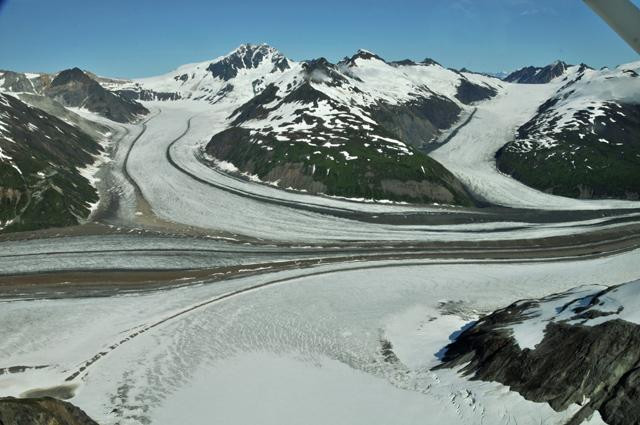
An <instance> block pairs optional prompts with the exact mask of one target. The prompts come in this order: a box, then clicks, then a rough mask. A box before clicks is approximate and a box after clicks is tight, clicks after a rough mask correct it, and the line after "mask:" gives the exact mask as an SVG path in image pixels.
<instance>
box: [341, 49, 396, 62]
mask: <svg viewBox="0 0 640 425" xmlns="http://www.w3.org/2000/svg"><path fill="white" fill-rule="evenodd" d="M358 59H362V60H371V59H377V60H379V61H382V62H386V61H385V60H384V59H382V58H381V57H380V56H378V55H376V54H375V53H373V52H370V51H369V50H365V49H358V51H357V52H356V54H355V55H353V56H351V57H350V58H345V59H344V61H343V63H346V64H348V65H349V66H356V60H358Z"/></svg>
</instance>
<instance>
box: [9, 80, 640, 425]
mask: <svg viewBox="0 0 640 425" xmlns="http://www.w3.org/2000/svg"><path fill="white" fill-rule="evenodd" d="M546 90H548V89H547V88H544V87H542V88H541V86H526V85H522V86H510V88H509V90H508V91H506V94H504V95H502V96H501V97H499V98H496V99H494V100H492V101H489V102H486V103H484V104H482V105H479V106H478V110H477V112H476V113H475V115H474V116H473V117H472V118H471V120H470V121H469V123H468V124H466V125H464V126H463V127H461V128H460V130H459V131H458V132H457V134H456V135H455V136H454V137H452V138H451V140H449V141H448V143H447V144H446V145H444V146H442V147H440V148H439V149H437V150H436V151H434V152H432V153H431V155H432V156H433V157H434V158H436V159H437V160H438V161H441V162H442V163H443V164H444V165H445V166H447V167H448V168H449V169H450V170H451V171H452V172H454V173H455V174H456V175H457V176H458V177H459V178H460V179H461V180H462V181H463V182H464V183H465V184H467V185H468V187H469V189H470V190H472V191H473V192H474V193H475V194H476V195H477V196H479V197H482V198H484V199H485V200H487V201H489V202H491V203H493V204H496V205H499V206H502V207H491V208H486V209H483V208H480V209H468V210H466V209H460V208H455V207H449V206H420V205H407V204H376V203H357V202H352V201H350V200H345V199H335V198H328V197H321V196H311V195H307V194H304V193H297V192H293V191H285V190H282V189H278V188H275V187H271V186H268V185H264V184H259V183H255V182H250V181H247V180H244V179H238V178H236V177H234V176H232V175H229V174H227V173H225V172H224V171H223V170H216V169H212V168H209V167H207V166H206V165H204V164H203V163H202V162H201V161H200V159H199V157H198V153H199V152H200V148H201V147H202V146H203V145H204V144H206V143H207V142H208V140H209V138H210V137H211V135H212V134H213V133H214V132H215V131H216V129H217V128H216V126H221V125H222V124H221V123H222V118H223V117H225V116H226V115H228V113H229V111H228V110H224V109H216V107H215V106H214V107H212V106H211V105H209V104H205V103H202V104H200V103H197V102H147V103H146V104H145V106H147V107H148V108H149V109H150V110H151V111H152V115H151V116H150V117H149V118H148V119H147V120H146V121H145V122H144V123H141V124H139V125H120V126H118V127H117V129H118V131H117V134H118V137H120V140H119V142H118V143H117V145H116V148H115V150H114V151H113V152H112V153H111V154H112V158H113V161H111V162H110V163H109V164H108V166H106V167H104V168H103V170H102V171H101V174H100V178H101V179H102V182H101V183H100V185H101V187H99V189H100V190H101V193H102V195H103V197H102V198H103V200H104V201H103V203H102V205H100V206H99V207H98V209H97V210H96V212H95V215H94V219H95V220H96V221H98V222H100V223H101V224H102V226H101V227H100V228H99V229H101V230H100V232H98V231H97V230H96V231H95V232H92V231H87V234H75V235H71V233H72V232H73V231H72V230H66V231H65V230H62V231H60V232H59V233H56V232H49V233H47V234H46V237H44V234H31V235H29V237H27V236H25V238H24V240H10V239H11V238H8V237H7V238H5V240H4V241H3V242H2V245H3V248H4V250H3V253H2V255H0V270H2V272H0V274H1V275H2V276H0V303H1V304H2V308H0V323H2V324H3V326H2V327H1V328H0V359H2V363H0V393H1V394H2V395H14V396H29V395H42V394H53V395H58V396H59V395H60V394H63V395H67V396H68V397H69V398H70V401H72V402H73V403H74V404H76V405H78V406H80V407H81V408H82V409H84V410H85V411H86V412H87V413H88V414H89V415H90V416H92V417H93V418H95V419H96V420H97V421H98V422H99V423H101V424H105V425H107V424H140V423H142V424H147V423H152V424H176V423H182V424H199V423H203V422H204V421H210V420H211V419H212V418H215V420H216V421H217V422H220V423H234V424H250V423H251V424H253V423H257V422H258V423H261V424H294V423H296V424H298V423H305V424H325V423H336V424H338V423H349V424H367V425H372V424H389V423H394V424H418V423H421V424H424V423H429V424H454V423H456V424H457V423H465V424H481V423H487V424H514V423H517V424H540V423H544V424H563V423H565V422H566V421H567V420H568V419H569V418H570V417H571V416H572V415H573V413H574V412H575V411H576V410H578V408H579V406H572V407H571V408H570V409H568V410H567V411H563V412H555V411H553V410H552V409H551V408H550V407H549V406H548V405H546V404H541V403H533V402H530V401H527V400H525V399H524V398H522V397H521V396H520V395H518V394H517V393H515V392H511V391H509V389H508V388H506V387H504V386H501V385H499V384H494V383H486V382H479V381H471V380H468V379H467V378H464V377H462V376H460V375H459V374H457V373H456V371H450V370H446V371H442V370H438V371H432V370H431V368H432V367H433V366H435V365H437V364H438V362H439V356H440V355H441V354H442V349H443V348H444V347H445V346H446V345H447V344H448V342H449V341H450V340H451V338H453V337H454V336H455V335H456V333H457V332H459V331H460V330H461V329H462V328H464V327H465V326H468V325H469V324H470V323H472V322H473V321H474V320H476V319H477V318H478V317H479V316H480V315H482V314H485V313H488V312H490V311H493V310H495V309H497V308H501V307H504V306H505V305H507V304H509V303H512V302H514V301H516V300H518V299H523V298H533V297H542V296H545V295H548V294H549V293H553V292H558V291H563V290H566V289H569V288H572V287H575V286H580V285H587V284H603V285H615V284H620V283H623V282H627V281H632V280H637V279H640V270H639V269H638V267H637V266H636V264H637V263H636V261H639V260H640V249H639V247H638V245H639V244H638V240H637V235H638V234H639V232H638V229H637V226H638V217H639V214H640V203H631V202H616V201H580V200H573V199H566V198H560V197H556V196H551V195H546V194H543V193H540V192H537V191H535V190H533V189H529V188H526V187H525V186H523V185H521V184H519V183H517V182H515V181H514V180H512V179H510V178H509V177H507V176H504V175H501V174H500V173H498V172H497V170H496V169H495V165H494V162H493V155H494V153H495V151H496V150H497V149H498V148H499V147H500V146H502V144H504V143H505V142H506V141H507V140H508V138H509V137H510V135H511V134H512V132H513V131H514V130H515V126H516V125H517V124H518V123H520V122H522V121H523V120H526V119H527V117H528V116H529V115H531V114H532V113H533V112H534V108H535V106H534V105H537V104H538V103H539V102H540V101H541V100H543V99H544V98H545V96H548V95H549V93H547V92H546ZM522 99H529V100H531V103H530V104H523V103H522V102H521V101H522ZM489 123H490V124H491V126H492V127H490V125H489ZM220 128H221V127H220ZM454 158H455V163H454ZM478 158H480V159H478ZM504 207H510V208H504ZM95 229H98V228H97V227H96V228H95ZM78 233H80V232H78ZM13 239H20V238H19V237H15V238H13ZM563 247H564V249H561V248H563ZM106 271H109V272H110V273H116V272H139V273H146V274H141V275H140V276H141V278H140V280H139V281H138V282H135V283H136V284H135V285H131V286H127V285H125V284H124V283H123V284H122V285H116V286H111V287H110V286H105V285H103V284H104V283H105V281H108V280H109V279H110V278H111V277H112V276H111V275H108V276H109V277H107V278H105V277H102V278H101V274H104V273H105V272H106ZM56 276H57V277H58V278H56ZM45 277H46V278H45ZM83 279H86V281H85V280H83ZM163 279H164V281H166V282H167V283H168V284H167V285H154V284H155V283H158V282H159V281H162V280H163ZM18 280H19V281H20V282H23V283H24V284H21V285H18V287H16V286H15V285H14V286H11V282H12V281H13V282H15V281H18ZM45 281H46V282H45ZM47 282H48V284H49V285H50V286H46V285H44V283H47ZM83 283H84V284H86V286H89V287H90V288H89V290H86V288H84V289H83V291H85V292H82V291H79V290H76V286H74V285H79V284H83ZM38 284H43V286H39V285H38ZM69 288H72V289H69ZM590 423H592V424H596V423H601V421H599V420H598V417H597V414H596V415H595V416H594V417H593V418H592V419H591V421H590Z"/></svg>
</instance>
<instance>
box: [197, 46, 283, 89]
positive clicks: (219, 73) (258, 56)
mask: <svg viewBox="0 0 640 425" xmlns="http://www.w3.org/2000/svg"><path fill="white" fill-rule="evenodd" d="M263 63H269V64H271V65H272V66H273V67H272V69H271V70H270V72H277V71H280V72H282V71H284V70H286V69H289V68H290V67H291V66H290V65H289V61H288V60H287V58H286V57H285V56H284V55H283V54H282V53H280V52H279V51H278V50H277V49H276V48H274V47H271V46H269V45H268V44H264V43H263V44H248V43H246V44H241V45H240V46H238V47H237V48H236V49H235V50H233V51H232V52H231V53H229V54H228V55H226V56H224V57H222V58H221V59H219V60H217V61H215V62H212V63H211V64H210V65H209V67H208V68H207V70H208V71H209V72H211V74H212V75H213V76H214V77H217V78H220V79H222V80H224V81H228V80H230V79H232V78H234V77H236V76H237V75H238V71H239V70H241V69H254V68H258V67H259V66H262V64H263Z"/></svg>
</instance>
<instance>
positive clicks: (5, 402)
mask: <svg viewBox="0 0 640 425" xmlns="http://www.w3.org/2000/svg"><path fill="white" fill-rule="evenodd" d="M0 424H3V425H98V424H97V423H96V422H95V421H94V420H92V419H91V418H90V417H89V416H88V415H87V414H86V413H85V412H84V411H82V410H81V409H80V408H78V407H76V406H74V405H73V404H71V403H68V402H66V401H61V400H56V399H54V398H50V397H43V398H22V399H20V398H13V397H4V398H0Z"/></svg>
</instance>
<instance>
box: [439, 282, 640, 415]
mask: <svg viewBox="0 0 640 425" xmlns="http://www.w3.org/2000/svg"><path fill="white" fill-rule="evenodd" d="M636 284H637V283H636ZM614 289H615V288H608V289H605V290H602V291H601V292H598V291H597V290H596V291H594V292H593V293H587V294H586V295H585V294H584V293H582V294H581V295H580V296H576V297H573V296H572V295H570V293H569V295H568V294H556V295H552V296H550V297H547V298H543V299H541V300H524V301H519V302H517V303H514V304H512V305H510V306H508V307H506V308H504V309H501V310H498V311H496V312H494V313H492V314H490V315H488V316H486V317H484V318H482V319H481V320H479V321H478V322H477V323H475V324H474V325H473V326H471V327H469V328H468V329H466V330H465V331H463V332H462V333H461V334H460V335H459V336H458V337H457V339H456V340H455V341H454V342H453V343H451V344H450V345H449V346H448V347H447V349H446V353H445V355H444V358H443V361H444V363H443V364H442V365H441V366H438V368H452V367H459V366H463V368H462V373H464V374H465V375H468V376H469V377H471V379H479V380H483V381H496V382H500V383H502V384H504V385H507V386H509V387H510V389H511V390H513V391H517V392H519V393H520V394H521V395H522V396H524V397H525V398H526V399H528V400H532V401H536V402H546V403H548V404H549V405H550V406H551V407H552V408H553V409H555V410H557V411H562V410H565V409H567V408H568V407H569V406H570V405H572V404H578V405H582V406H583V407H582V409H581V410H580V411H579V412H578V413H577V414H576V415H575V417H574V418H573V419H572V421H571V422H570V423H571V424H576V425H577V424H579V423H581V422H582V421H583V420H584V419H586V418H588V417H589V416H590V415H591V414H592V413H593V412H594V411H596V410H597V411H599V413H600V415H601V417H602V418H603V420H604V421H605V422H606V423H608V424H611V425H628V424H638V423H640V391H639V389H640V386H639V384H640V326H639V325H637V324H635V323H631V322H628V321H625V320H621V319H619V318H615V317H614V316H615V314H617V313H619V312H620V311H621V309H620V308H619V309H618V310H617V311H616V310H612V309H611V308H610V307H602V308H601V309H600V306H602V305H604V304H603V300H605V299H607V298H608V297H609V294H611V291H613V290H614ZM549 302H554V303H555V304H554V305H561V307H558V308H557V309H556V310H555V313H554V314H556V315H558V316H560V315H563V314H564V315H565V316H566V319H563V320H555V319H554V320H548V323H547V324H546V328H545V332H544V337H543V339H542V341H541V342H540V343H539V344H537V345H536V346H535V348H534V349H530V348H524V349H521V348H520V346H519V345H518V343H517V341H516V340H515V339H514V337H513V335H512V333H511V331H510V328H509V327H510V326H511V325H513V324H517V323H521V322H526V321H527V320H532V318H535V317H534V316H535V315H534V316H532V313H531V312H532V310H534V311H535V309H536V308H537V307H538V306H539V305H541V304H543V303H549ZM621 308H624V307H621ZM565 316H563V317H565ZM607 316H609V317H607ZM599 317H607V319H611V320H606V321H602V323H600V322H598V323H599V324H593V325H586V324H585V321H588V320H591V319H595V318H599Z"/></svg>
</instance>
